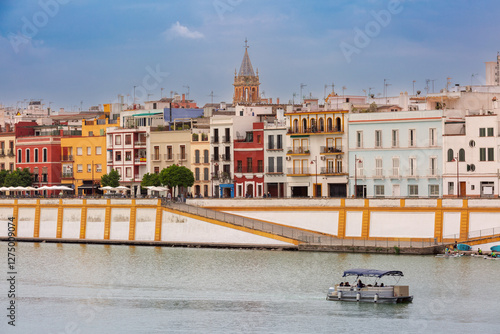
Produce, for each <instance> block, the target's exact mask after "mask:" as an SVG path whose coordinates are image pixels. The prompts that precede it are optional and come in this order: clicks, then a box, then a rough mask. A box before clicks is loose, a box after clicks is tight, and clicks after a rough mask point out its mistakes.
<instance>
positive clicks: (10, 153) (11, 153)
mask: <svg viewBox="0 0 500 334" xmlns="http://www.w3.org/2000/svg"><path fill="white" fill-rule="evenodd" d="M7 155H8V156H9V157H14V156H15V154H14V150H13V149H10V150H8V151H7Z"/></svg>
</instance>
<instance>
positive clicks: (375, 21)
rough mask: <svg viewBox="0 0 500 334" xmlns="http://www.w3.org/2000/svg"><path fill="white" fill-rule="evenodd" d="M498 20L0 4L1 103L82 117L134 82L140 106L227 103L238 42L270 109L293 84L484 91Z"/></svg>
mask: <svg viewBox="0 0 500 334" xmlns="http://www.w3.org/2000/svg"><path fill="white" fill-rule="evenodd" d="M499 12H500V1H495V0H477V1H469V0H443V1H431V0H429V1H427V0H405V1H397V0H390V1H375V0H367V1H359V0H328V1H327V0H325V1H319V0H308V1H303V0H274V1H269V0H169V1H166V0H140V1H139V0H106V1H102V0H37V1H35V0H23V1H18V0H0V104H3V105H4V106H14V107H15V106H16V105H17V106H21V104H22V103H23V101H25V100H26V101H30V100H32V99H33V100H40V99H42V103H44V104H45V105H46V106H48V105H50V106H51V108H53V109H54V108H55V109H58V108H65V109H66V110H73V111H77V110H78V109H80V108H82V110H87V109H88V108H89V107H90V106H96V105H99V104H104V103H112V102H117V96H118V94H122V95H124V96H125V101H127V99H128V100H129V102H130V103H132V100H133V95H134V86H135V92H136V98H137V100H138V102H142V101H144V100H153V99H159V98H160V96H163V97H169V96H170V94H171V92H177V93H179V94H182V93H188V86H189V98H190V99H194V100H195V101H196V102H197V103H198V105H199V106H203V105H204V104H205V103H209V102H211V101H212V99H213V101H214V102H220V101H226V102H231V101H232V97H233V86H232V84H233V80H234V72H235V70H239V67H240V64H241V61H242V58H243V54H244V51H245V48H244V46H245V39H248V45H249V48H248V52H249V55H250V59H251V62H252V65H253V68H254V70H257V69H258V70H259V76H260V82H261V86H260V89H261V93H262V95H263V97H266V98H269V97H271V98H273V100H274V101H275V99H276V98H280V101H281V102H288V101H290V100H292V99H295V102H297V99H298V98H299V96H300V92H301V88H300V87H301V84H302V85H305V86H303V88H302V95H305V96H313V97H317V98H320V99H322V98H324V96H325V90H326V91H327V93H328V92H329V91H331V89H332V86H331V85H332V84H334V85H335V86H334V89H335V91H336V92H337V93H339V95H340V94H345V95H364V94H366V92H368V91H369V92H370V93H372V94H375V95H379V94H383V91H384V79H386V83H387V84H388V85H387V95H388V96H394V95H399V93H400V92H403V91H407V92H408V93H410V94H412V93H413V87H415V91H417V90H421V91H422V92H424V93H425V92H426V80H427V79H428V80H433V81H431V83H429V92H432V83H433V85H434V91H435V92H438V91H439V90H440V89H442V88H444V87H445V86H446V84H447V81H448V80H449V81H450V83H451V84H452V85H454V84H457V83H458V84H462V85H469V84H471V83H472V84H475V85H477V84H484V83H485V80H484V76H485V65H484V62H486V61H494V60H495V59H496V55H497V52H498V51H500V34H499V33H498V31H500V20H498V13H499ZM447 78H451V79H447ZM413 81H415V83H414V82H413ZM325 85H329V86H328V87H327V88H325ZM161 88H163V90H162V89H161ZM212 92H213V93H212ZM294 94H296V97H295V98H294V97H293V96H294ZM127 95H129V96H128V97H127ZM212 95H213V97H212Z"/></svg>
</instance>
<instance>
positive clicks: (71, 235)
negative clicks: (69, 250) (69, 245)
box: [62, 208, 82, 239]
mask: <svg viewBox="0 0 500 334" xmlns="http://www.w3.org/2000/svg"><path fill="white" fill-rule="evenodd" d="M81 216H82V209H80V208H66V209H64V211H63V226H62V237H63V238H65V239H79V238H80V223H81Z"/></svg>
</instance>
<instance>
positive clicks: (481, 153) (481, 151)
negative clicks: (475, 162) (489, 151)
mask: <svg viewBox="0 0 500 334" xmlns="http://www.w3.org/2000/svg"><path fill="white" fill-rule="evenodd" d="M479 161H486V148H484V147H481V148H480V149H479Z"/></svg>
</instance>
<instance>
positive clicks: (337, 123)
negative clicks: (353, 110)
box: [335, 117, 342, 131]
mask: <svg viewBox="0 0 500 334" xmlns="http://www.w3.org/2000/svg"><path fill="white" fill-rule="evenodd" d="M335 131H342V122H341V120H340V117H337V118H336V119H335Z"/></svg>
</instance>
